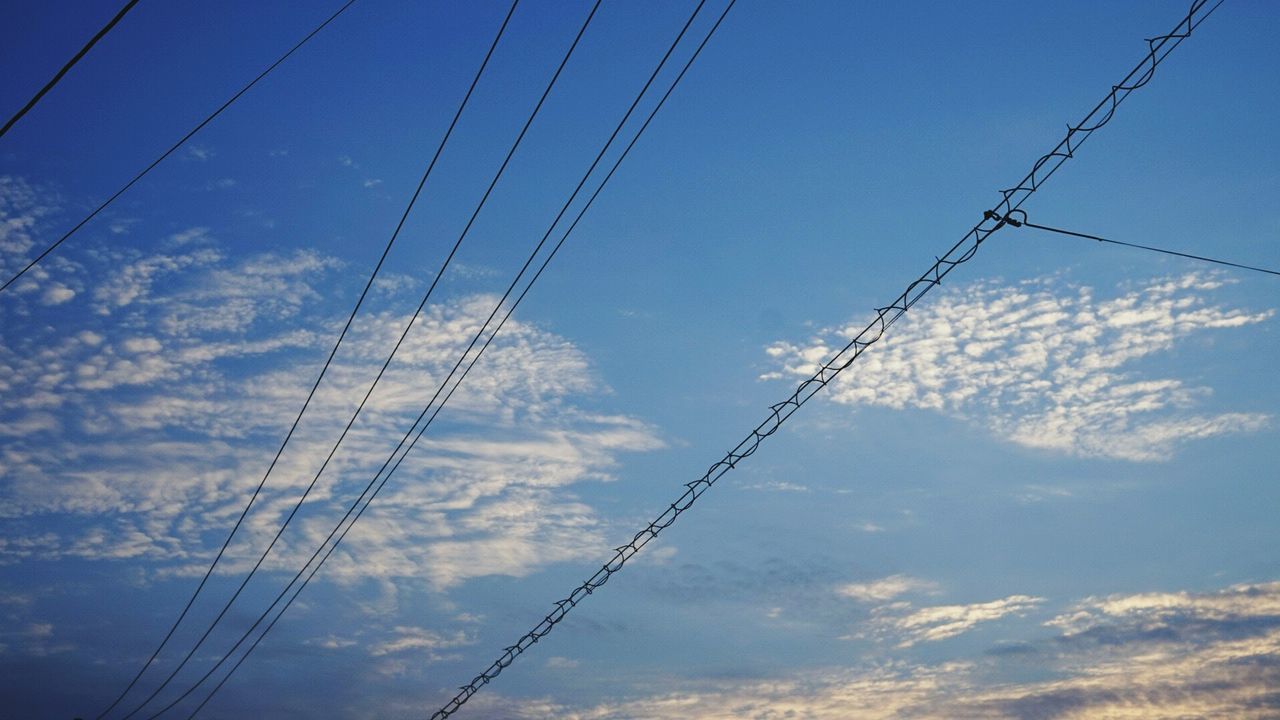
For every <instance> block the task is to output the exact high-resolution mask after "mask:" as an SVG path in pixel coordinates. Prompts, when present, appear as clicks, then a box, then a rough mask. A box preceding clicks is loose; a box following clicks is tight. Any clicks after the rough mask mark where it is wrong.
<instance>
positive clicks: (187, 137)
mask: <svg viewBox="0 0 1280 720" xmlns="http://www.w3.org/2000/svg"><path fill="white" fill-rule="evenodd" d="M355 2H356V0H347V2H345V3H343V5H342V6H341V7H339V8H338V9H337V10H336V11H335V12H334V13H333V14H332V15H330V16H329V17H328V18H325V20H324V22H322V23H320V24H319V25H317V26H316V27H315V29H313V30H312V31H311V32H309V33H307V34H306V35H305V36H303V38H302V39H301V40H299V41H298V42H297V44H295V45H294V46H293V47H291V48H289V50H288V52H286V53H285V54H283V55H281V56H280V57H278V58H276V61H275V62H273V63H271V64H270V65H268V66H267V68H266V69H265V70H263V71H262V72H260V73H258V75H257V77H255V78H253V79H252V80H250V81H249V83H248V84H247V85H245V86H244V87H242V88H240V90H238V91H237V92H236V94H234V95H232V96H231V97H230V98H228V99H227V101H226V102H224V103H222V105H220V106H218V109H216V110H214V111H213V112H212V113H210V114H209V115H208V117H206V118H205V119H203V120H201V121H200V122H199V123H197V124H196V126H195V127H193V128H191V130H189V131H187V134H186V135H183V136H182V137H181V138H180V139H179V140H178V142H176V143H174V144H173V145H171V146H170V147H169V149H168V150H165V151H164V152H162V153H160V156H159V157H157V158H156V159H155V160H152V161H151V164H149V165H147V166H146V167H144V168H142V170H141V171H139V172H138V174H137V175H134V176H133V179H131V180H129V182H127V183H125V184H124V185H122V186H121V187H120V189H119V190H116V191H115V192H114V193H112V194H111V197H108V198H107V199H106V200H104V201H103V202H102V204H101V205H99V206H98V207H96V208H94V210H93V212H91V213H89V214H88V215H85V216H84V219H82V220H81V221H80V222H78V223H76V224H75V225H74V226H73V227H72V228H71V229H70V230H68V231H66V232H65V233H63V234H62V237H60V238H58V239H57V240H55V241H53V242H52V243H51V244H50V245H49V246H48V247H46V248H45V249H44V250H42V251H40V254H39V255H36V256H35V258H33V259H32V260H31V261H30V262H28V263H27V264H26V265H25V266H24V267H23V268H22V269H21V270H19V271H18V272H17V273H16V274H14V276H13V277H11V278H9V279H8V280H5V281H4V284H3V285H0V293H2V292H4V291H5V290H6V289H7V288H8V287H9V286H10V285H13V284H14V283H15V282H17V280H18V278H20V277H22V276H23V275H26V274H27V271H28V270H30V269H31V268H33V267H35V266H36V264H37V263H39V262H40V261H41V260H44V259H45V258H46V257H48V255H49V253H51V252H53V251H54V250H56V249H58V246H59V245H61V244H62V243H64V242H66V241H67V239H68V238H70V237H71V236H72V235H75V234H76V233H77V232H78V231H79V230H80V228H82V227H84V226H85V225H87V224H88V223H89V221H90V220H92V219H94V218H95V217H97V216H98V213H101V212H102V211H103V210H106V209H107V207H108V206H110V205H111V204H112V203H114V202H115V201H116V200H117V199H118V198H119V197H120V196H121V195H123V194H125V192H127V191H128V190H129V188H131V187H133V186H134V185H135V184H136V183H137V182H138V181H139V180H141V179H142V178H143V177H146V175H147V173H149V172H151V171H152V170H154V169H155V167H156V166H157V165H159V164H160V163H162V162H164V161H165V159H166V158H168V157H169V156H170V155H172V154H173V153H174V152H176V151H177V150H178V148H180V147H182V146H183V145H185V144H186V143H187V141H188V140H190V139H191V138H192V137H194V136H195V134H196V133H198V132H200V131H201V130H203V129H204V126H206V125H208V124H209V123H211V122H213V120H214V118H216V117H218V116H219V115H221V114H222V112H223V111H224V110H226V109H227V108H229V107H231V105H232V104H233V103H235V101H237V100H239V99H240V96H241V95H244V94H245V93H247V92H249V89H250V88H252V87H253V86H254V85H257V84H258V81H260V80H262V79H263V78H265V77H266V76H267V75H269V74H271V71H272V70H275V69H276V68H277V67H278V66H279V65H280V64H281V63H283V62H284V61H285V60H288V59H289V57H290V56H291V55H293V54H294V53H295V52H297V51H298V50H299V49H300V48H301V47H302V46H303V45H306V44H307V42H308V41H309V40H311V38H313V37H315V36H316V35H317V34H319V33H320V31H321V30H323V29H325V28H326V27H328V25H329V23H331V22H333V21H334V20H336V19H338V16H339V15H341V14H342V13H344V12H346V10H347V8H349V7H351V6H352V5H354V4H355Z"/></svg>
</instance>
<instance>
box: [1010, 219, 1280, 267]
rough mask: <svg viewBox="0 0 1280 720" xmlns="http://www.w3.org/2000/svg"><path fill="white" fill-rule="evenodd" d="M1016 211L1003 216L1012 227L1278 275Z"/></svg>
mask: <svg viewBox="0 0 1280 720" xmlns="http://www.w3.org/2000/svg"><path fill="white" fill-rule="evenodd" d="M1017 212H1018V213H1021V214H1022V219H1021V220H1015V219H1014V218H1011V217H1005V218H1004V221H1005V222H1007V223H1008V224H1010V225H1012V226H1013V227H1024V226H1025V227H1029V228H1035V229H1037V230H1044V231H1046V232H1051V233H1058V234H1059V235H1069V236H1071V237H1078V238H1084V239H1085V240H1097V241H1098V242H1103V243H1110V244H1112V245H1123V246H1125V247H1131V248H1137V249H1139V250H1150V251H1151V252H1157V253H1163V254H1165V255H1174V256H1176V257H1180V258H1187V259H1190V260H1199V261H1201V262H1207V263H1214V264H1217V265H1226V266H1228V267H1233V268H1240V269H1241V270H1253V271H1254V272H1260V273H1267V274H1268V275H1280V271H1276V270H1268V269H1266V268H1261V267H1254V266H1253V265H1241V264H1240V263H1234V262H1229V261H1227V260H1218V259H1215V258H1211V257H1204V256H1202V255H1192V254H1190V253H1184V252H1178V251H1177V250H1166V249H1165V248H1158V247H1152V246H1150V245H1139V244H1137V243H1131V242H1124V241H1123V240H1111V239H1109V238H1104V237H1098V236H1097V235H1090V234H1088V233H1080V232H1073V231H1071V230H1063V229H1062V228H1055V227H1049V226H1048V225H1037V224H1036V223H1033V222H1031V221H1029V220H1027V214H1026V213H1025V212H1023V211H1021V210H1018V211H1017Z"/></svg>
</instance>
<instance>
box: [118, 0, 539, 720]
mask: <svg viewBox="0 0 1280 720" xmlns="http://www.w3.org/2000/svg"><path fill="white" fill-rule="evenodd" d="M518 4H519V0H512V3H511V8H510V9H509V10H508V11H507V14H506V16H505V17H504V18H503V21H502V25H501V26H500V27H499V28H498V33H497V35H496V36H495V37H494V39H493V42H492V43H491V44H490V45H489V49H488V50H487V51H486V53H485V56H484V60H483V61H482V62H481V63H480V68H479V69H478V70H477V71H476V74H475V76H474V77H473V78H472V79H471V84H470V86H468V88H467V92H466V94H465V95H464V96H463V98H462V102H461V103H459V105H458V109H457V111H456V112H455V113H454V115H453V119H452V120H451V121H450V122H449V127H448V129H446V130H445V133H444V136H443V137H442V138H441V140H440V144H439V145H437V146H436V150H435V153H434V154H433V155H432V157H431V161H430V162H429V163H428V164H427V168H426V170H425V171H424V172H423V174H422V178H421V179H420V180H419V181H418V186H417V188H415V189H414V192H413V195H412V196H411V197H410V199H409V202H408V204H407V205H406V206H405V209H404V212H403V213H402V214H401V216H400V221H399V222H398V223H397V224H396V227H395V230H394V231H392V233H391V237H390V238H389V239H388V240H387V244H386V247H384V248H383V250H382V255H381V256H380V257H379V258H378V262H377V264H376V265H375V266H374V268H373V272H372V273H371V274H370V275H369V279H368V281H367V282H365V286H364V289H363V290H362V291H361V292H360V297H359V299H358V300H357V301H356V304H355V307H353V308H352V309H351V314H350V315H349V316H348V317H347V321H346V324H345V325H344V326H343V328H342V332H341V333H339V335H338V339H337V342H335V343H334V345H333V349H332V350H330V351H329V356H328V358H326V359H325V363H324V366H323V367H322V368H321V369H320V374H319V376H317V377H316V380H315V382H314V383H313V384H312V386H311V390H310V392H308V393H307V398H306V400H305V401H304V402H303V404H302V409H301V410H299V411H298V415H297V417H295V418H294V420H293V424H292V426H290V428H289V432H288V434H287V435H285V438H284V441H283V442H282V443H281V444H280V448H279V449H278V450H276V454H275V457H274V458H272V460H271V464H270V465H269V466H268V467H267V471H266V473H265V474H264V475H263V476H262V480H261V481H260V482H259V483H258V487H257V488H256V489H255V490H254V492H253V495H252V496H251V497H250V498H249V503H248V504H247V505H246V506H245V509H244V511H243V512H242V513H241V514H240V517H239V518H238V519H237V520H236V523H235V525H234V526H233V527H232V529H231V533H230V534H229V535H228V536H227V539H226V541H225V542H223V544H222V547H221V548H220V549H219V550H218V554H217V555H216V556H215V557H214V559H213V562H212V563H211V564H210V565H209V569H208V570H207V571H205V574H204V577H203V578H202V579H201V580H200V583H199V585H198V586H197V587H196V591H195V593H193V594H192V596H191V599H190V600H188V601H187V604H186V606H185V607H184V608H183V609H182V612H181V613H180V614H179V615H178V619H177V620H176V621H174V623H173V626H172V627H170V628H169V632H168V633H167V634H166V635H165V636H164V639H163V640H162V641H161V642H160V645H159V646H158V647H157V648H156V650H155V652H153V653H152V654H151V657H150V659H148V660H147V662H146V663H144V664H143V666H142V668H141V669H140V670H139V671H138V674H137V675H135V676H134V678H133V680H132V681H131V682H130V683H129V685H128V686H127V687H126V688H125V689H124V691H123V692H122V693H121V694H120V696H119V697H117V698H116V699H115V701H114V702H112V703H111V705H110V706H109V707H108V708H107V709H106V710H103V711H102V712H101V713H100V714H99V715H98V719H99V720H100V719H101V718H102V717H103V716H104V715H106V714H107V713H109V712H110V711H111V710H112V709H113V708H115V706H116V705H117V704H119V702H120V701H121V700H122V699H123V698H124V697H125V696H126V695H127V694H128V693H129V691H130V690H131V689H132V688H133V687H134V685H136V684H137V682H138V680H139V679H140V678H141V677H142V675H143V673H145V672H146V669H147V668H148V667H149V666H150V665H151V663H152V662H154V661H155V659H156V657H157V656H158V655H159V654H160V651H161V650H163V649H164V647H165V645H166V644H167V643H168V641H169V639H170V638H171V637H172V636H173V634H174V632H175V631H176V630H177V629H178V626H179V625H180V624H181V623H182V620H183V618H185V617H186V615H187V613H188V611H190V609H191V606H192V605H193V604H194V603H195V600H196V597H197V596H199V594H200V591H201V590H202V589H203V588H204V586H205V584H206V583H207V582H208V580H209V577H210V576H211V575H212V574H213V571H214V568H215V567H217V565H218V562H219V561H220V560H221V559H222V557H223V554H224V553H225V552H226V550H227V547H228V546H229V545H230V544H231V540H232V538H234V537H235V535H236V532H237V531H238V530H239V529H240V526H241V525H242V524H243V523H244V519H245V517H246V516H247V515H248V514H249V510H250V508H252V507H253V504H254V502H255V501H256V500H257V498H258V495H259V494H260V493H261V492H262V488H263V487H264V486H265V485H266V482H267V478H268V477H270V475H271V472H272V470H274V469H275V467H276V464H277V463H278V462H279V460H280V457H281V455H282V454H283V453H284V450H285V447H286V446H287V445H288V444H289V441H290V439H292V437H293V434H294V432H295V431H296V430H297V428H298V424H299V423H300V422H301V421H302V416H303V414H304V413H306V411H307V408H308V406H310V404H311V400H312V399H313V398H314V397H315V393H316V390H317V389H318V388H319V387H320V382H321V380H323V379H324V376H325V374H326V373H327V372H328V370H329V367H330V366H331V365H332V363H333V358H334V356H335V355H337V353H338V348H339V347H341V346H342V341H343V340H344V339H345V338H346V336H347V332H348V331H349V330H350V329H351V324H352V322H354V320H355V317H356V314H357V313H358V312H359V310H360V307H361V306H362V305H363V304H364V301H365V298H366V297H367V296H368V294H369V290H370V288H372V287H373V283H374V280H375V279H376V278H377V276H378V273H379V271H380V270H381V269H382V266H383V264H384V263H385V262H386V259H387V255H388V254H390V252H391V248H392V246H393V245H395V242H396V240H397V238H399V236H400V231H401V230H402V229H403V228H404V224H405V222H406V221H407V220H408V218H409V213H410V212H411V211H412V210H413V207H414V205H415V204H416V203H417V201H418V197H419V196H420V195H421V194H422V190H423V187H424V186H425V185H426V183H427V179H428V178H429V177H430V176H431V173H432V171H433V170H434V169H435V166H436V162H437V161H438V160H439V159H440V155H441V154H442V153H443V152H444V148H445V145H446V144H447V143H448V142H449V138H450V137H451V136H452V135H453V131H454V128H456V127H457V125H458V120H459V119H460V118H461V117H462V113H463V111H464V110H465V109H466V107H467V104H468V102H470V100H471V95H472V93H474V92H475V89H476V86H477V85H478V84H479V82H480V77H481V76H482V75H483V74H484V71H485V68H486V67H487V66H488V64H489V60H490V58H492V57H493V52H494V50H495V49H496V48H497V46H498V41H499V40H501V38H502V36H503V34H504V33H505V31H506V28H507V24H508V23H509V22H510V21H511V16H512V15H513V14H514V13H515V10H516V6H517V5H518ZM459 245H461V238H459V241H458V243H455V244H454V246H453V250H452V251H451V252H450V253H449V256H448V257H447V258H446V259H445V261H444V263H443V265H442V266H441V267H440V270H439V271H438V272H437V273H436V276H435V280H434V281H433V282H432V283H431V288H430V289H429V290H428V291H427V295H428V297H429V296H430V295H431V291H433V290H434V289H435V287H436V283H437V282H439V279H440V277H441V276H442V275H443V274H444V272H445V270H446V269H447V268H448V266H449V262H450V261H451V260H452V259H453V256H454V254H455V253H456V252H457V250H458V246H459ZM383 370H384V371H385V370H386V367H385V366H384V367H383ZM381 378H382V373H379V374H378V378H377V380H380V379H381ZM377 380H375V381H374V385H375V386H376V385H377ZM372 392H373V388H372V387H371V388H370V389H369V393H367V394H366V395H365V397H364V400H363V401H361V403H360V407H359V408H357V410H356V415H355V416H353V417H352V418H351V422H349V423H348V424H347V427H346V429H345V430H343V433H342V436H341V437H346V434H347V431H348V430H350V429H351V425H352V424H354V422H355V419H356V417H357V416H358V415H359V413H360V410H362V409H363V408H364V404H365V402H366V401H368V399H369V394H372ZM338 442H339V443H341V438H339V441H338ZM334 449H335V451H336V449H337V446H336V445H335V448H334ZM332 457H333V453H332V452H331V453H330V454H329V458H330V459H331V458H332ZM325 464H326V465H327V464H328V459H326V460H325ZM322 470H323V468H322ZM317 478H318V475H317ZM314 485H315V483H314V482H313V483H312V487H314ZM310 489H311V488H310V487H309V488H308V491H310ZM305 497H306V495H305V494H304V495H303V498H304V499H305ZM300 505H301V501H299V506H300ZM296 512H297V508H296V507H295V508H294V513H296ZM292 518H293V513H291V514H290V515H289V518H288V519H287V520H286V521H285V526H287V525H288V520H291V519H292ZM283 532H284V528H283V527H282V528H281V530H280V533H283ZM280 533H278V534H277V535H276V539H279V537H280ZM274 544H275V541H274V540H273V541H272V545H274ZM269 550H270V548H268V551H269ZM265 557H266V555H265V554H264V555H263V559H265ZM261 563H262V559H260V560H259V561H258V564H257V565H254V568H253V571H251V572H250V573H249V577H248V578H246V579H245V581H244V583H242V584H241V585H240V587H239V588H238V589H237V590H236V593H235V594H234V595H232V597H231V600H230V601H228V602H227V605H226V606H225V607H224V608H223V609H222V612H221V613H219V614H218V617H217V618H216V619H215V620H214V625H216V624H217V623H218V621H219V620H221V619H222V616H223V615H224V614H225V613H226V612H227V610H228V609H229V608H230V607H231V604H232V603H233V602H234V601H235V599H236V597H237V596H239V594H240V592H241V591H242V590H243V589H244V587H245V585H246V584H248V580H249V578H251V577H252V576H253V572H256V571H257V569H258V567H259V566H260V565H261ZM212 630H213V625H210V627H209V630H207V631H205V634H204V636H203V637H201V639H200V642H198V643H197V644H196V648H198V647H199V646H200V644H201V643H203V641H204V639H205V637H207V636H208V634H209V632H211V631H212ZM194 652H195V649H194V648H193V649H192V651H191V653H194ZM191 653H189V654H188V655H187V657H186V658H185V659H184V660H183V661H182V663H181V664H179V666H178V667H177V668H176V669H175V670H174V672H173V674H171V675H170V676H169V678H167V679H166V680H165V681H164V682H163V683H161V685H160V687H158V688H157V689H156V690H155V691H154V692H153V693H152V695H151V696H150V697H148V698H147V700H145V701H143V703H142V705H139V706H138V708H136V709H135V710H134V711H133V712H131V713H129V715H128V716H126V717H129V716H131V715H133V713H135V712H137V711H138V710H139V709H141V708H142V706H143V705H146V703H147V702H150V700H151V699H152V698H154V697H155V695H156V693H159V692H160V691H161V690H162V689H164V687H165V685H167V684H168V683H169V681H170V680H172V679H173V676H174V675H176V674H177V672H178V671H179V670H181V669H182V666H183V665H185V664H186V662H187V660H189V659H190V657H191Z"/></svg>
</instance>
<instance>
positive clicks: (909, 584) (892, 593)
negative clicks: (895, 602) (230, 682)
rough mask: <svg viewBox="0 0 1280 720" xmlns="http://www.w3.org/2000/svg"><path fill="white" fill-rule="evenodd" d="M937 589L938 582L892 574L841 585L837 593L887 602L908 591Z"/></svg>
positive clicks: (924, 591) (934, 590) (918, 591)
mask: <svg viewBox="0 0 1280 720" xmlns="http://www.w3.org/2000/svg"><path fill="white" fill-rule="evenodd" d="M937 590H938V584H937V583H935V582H932V581H929V580H921V579H920V578H914V577H911V576H909V575H890V576H889V577H885V578H880V579H879V580H871V581H869V582H862V583H847V584H845V585H841V586H839V587H837V588H836V594H838V595H842V596H844V597H847V598H852V599H854V600H857V601H858V602H867V603H870V602H885V601H886V600H892V599H894V598H896V597H898V596H899V595H906V594H908V593H932V592H936V591H937Z"/></svg>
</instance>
